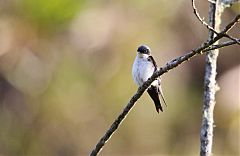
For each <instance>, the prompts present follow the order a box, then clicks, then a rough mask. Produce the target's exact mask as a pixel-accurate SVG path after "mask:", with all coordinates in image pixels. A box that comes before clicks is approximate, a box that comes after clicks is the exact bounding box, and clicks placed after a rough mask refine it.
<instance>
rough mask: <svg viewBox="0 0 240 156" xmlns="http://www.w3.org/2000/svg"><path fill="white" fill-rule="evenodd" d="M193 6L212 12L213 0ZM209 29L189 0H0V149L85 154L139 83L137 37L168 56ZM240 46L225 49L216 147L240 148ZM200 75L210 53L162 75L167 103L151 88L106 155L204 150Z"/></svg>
mask: <svg viewBox="0 0 240 156" xmlns="http://www.w3.org/2000/svg"><path fill="white" fill-rule="evenodd" d="M197 7H198V8H199V12H200V14H201V16H203V17H205V19H206V20H207V17H208V7H209V4H208V2H207V1H201V2H200V1H199V2H198V3H197ZM239 12H240V5H239V4H236V5H234V6H232V7H231V8H228V9H226V10H225V12H224V15H223V20H222V22H223V24H222V25H223V26H224V25H225V24H227V23H228V22H229V21H231V19H232V18H233V17H234V16H235V15H236V14H237V13H239ZM239 28H240V25H239V24H238V25H237V26H236V27H235V28H234V29H233V30H231V32H230V33H231V34H232V35H233V36H235V37H240V35H239ZM207 34H208V31H207V30H206V29H205V27H204V26H202V25H201V24H200V22H199V21H198V20H197V19H196V17H195V16H194V15H193V11H192V8H191V1H186V0H178V1H168V0H161V1H160V0H151V1H144V0H132V1H127V0H122V1H109V0H97V1H87V0H0V155H1V156H40V155H41V156H43V155H44V156H75V155H76V156H77V155H88V154H89V153H90V151H91V150H92V149H93V147H94V146H95V144H96V143H97V141H98V140H99V139H100V137H101V136H102V135H103V134H104V133H105V131H106V130H107V129H108V128H109V126H110V124H111V123H112V122H113V121H114V119H115V118H116V117H117V116H118V114H119V113H120V112H121V111H122V109H123V108H124V107H125V105H126V104H127V102H128V101H129V99H130V98H131V96H132V95H133V94H134V93H135V92H136V90H137V87H136V85H135V84H134V83H133V81H132V77H131V68H132V63H133V60H134V58H135V55H136V49H137V47H138V46H139V45H140V44H143V43H144V44H147V45H149V46H150V47H151V49H152V53H153V56H154V57H155V59H156V62H157V63H158V65H159V66H162V65H164V64H165V63H166V62H168V61H170V60H171V59H174V58H175V57H177V56H179V55H182V54H184V53H186V52H188V51H190V50H191V49H193V48H195V47H197V46H199V45H200V44H201V43H202V42H203V41H205V40H206V39H207V36H208V35H207ZM239 53H240V48H239V46H237V45H235V46H231V47H227V48H224V49H221V52H220V56H219V61H218V76H217V77H218V78H217V79H218V83H219V86H220V87H221V90H220V91H219V92H218V93H217V104H216V107H215V125H216V127H215V128H214V144H213V153H214V155H221V156H222V155H226V156H235V155H239V154H240V152H239V147H240V144H239V140H240V135H239V130H240V129H239V122H240V121H239V117H240V107H239V106H240V99H239V97H240V82H239V81H240V61H239V60H240V54H239ZM203 76H204V56H198V57H196V58H193V59H192V60H191V61H189V62H187V63H184V64H183V65H181V66H179V67H178V68H176V69H174V70H172V71H171V72H169V73H166V74H165V75H164V76H162V83H163V90H164V93H165V98H166V101H167V104H168V107H167V108H164V112H163V113H160V114H157V113H156V111H155V108H154V105H153V102H152V101H151V99H150V98H149V97H148V95H147V94H146V93H145V94H144V95H143V96H142V98H141V99H140V100H138V101H137V103H136V105H135V107H134V108H133V110H132V111H131V112H130V114H129V115H128V117H127V118H126V119H125V121H124V123H123V124H122V125H121V126H120V128H119V129H118V131H117V132H116V133H115V134H114V135H113V137H112V138H111V139H110V141H109V142H108V143H107V145H106V147H105V148H104V149H103V151H102V152H101V155H117V156H118V155H119V156H120V155H142V156H148V155H166V156H168V155H169V156H170V155H176V156H178V155H189V156H192V155H199V142H200V141H199V132H200V125H201V112H202V97H203Z"/></svg>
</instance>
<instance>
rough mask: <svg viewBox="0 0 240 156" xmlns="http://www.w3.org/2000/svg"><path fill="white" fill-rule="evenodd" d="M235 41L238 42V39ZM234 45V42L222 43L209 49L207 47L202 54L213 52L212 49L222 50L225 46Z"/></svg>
mask: <svg viewBox="0 0 240 156" xmlns="http://www.w3.org/2000/svg"><path fill="white" fill-rule="evenodd" d="M237 40H238V41H239V42H240V39H237ZM234 44H237V42H235V41H226V42H223V43H221V44H217V45H212V46H211V47H209V48H207V49H204V50H203V52H207V51H210V50H214V49H220V48H223V47H226V46H230V45H234Z"/></svg>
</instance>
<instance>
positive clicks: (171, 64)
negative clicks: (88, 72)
mask: <svg viewBox="0 0 240 156" xmlns="http://www.w3.org/2000/svg"><path fill="white" fill-rule="evenodd" d="M239 18H240V16H238V17H236V18H235V19H234V20H233V21H232V22H231V23H230V24H231V25H234V23H235V22H237V21H238V20H239ZM231 28H232V27H231V26H229V25H227V26H226V28H225V29H224V31H226V32H227V31H228V29H231ZM223 34H224V33H222V32H221V33H219V34H218V35H217V36H216V37H215V38H214V39H212V40H209V41H206V42H204V43H203V44H202V45H201V46H199V47H198V48H196V49H193V50H192V51H191V52H189V53H187V54H185V55H182V56H180V57H178V58H176V59H173V60H172V61H170V62H168V63H167V64H166V65H165V66H163V67H162V68H160V69H158V70H157V71H155V72H154V73H153V75H152V76H151V77H150V78H149V79H148V80H147V81H146V82H144V83H143V85H142V86H140V87H139V88H138V90H137V92H136V93H135V94H134V96H132V98H131V99H130V101H129V102H128V104H127V106H126V107H125V108H124V109H123V111H122V112H121V113H120V115H119V116H118V117H117V118H116V119H115V121H114V122H113V123H112V125H111V126H110V128H109V129H108V130H107V131H106V133H105V134H104V136H103V137H102V138H101V139H100V140H99V141H98V143H97V144H96V146H95V148H94V149H93V150H92V152H91V154H90V155H91V156H96V155H98V153H99V152H100V151H101V149H102V148H103V146H104V145H105V144H106V142H107V141H108V140H109V139H110V137H111V136H112V135H113V133H114V132H115V131H116V130H117V128H118V127H119V125H120V124H121V123H122V122H123V120H124V119H125V118H126V116H127V115H128V113H129V112H130V110H131V109H132V108H133V106H134V104H135V102H136V101H137V100H138V99H139V98H140V97H141V96H142V94H143V93H144V91H145V90H146V89H147V88H148V87H149V86H150V84H151V83H152V82H153V81H154V80H155V79H156V78H157V77H159V76H160V75H162V74H164V73H167V72H168V71H169V70H171V69H173V68H175V67H177V66H179V65H180V64H182V63H183V62H185V61H188V60H190V59H191V58H192V57H194V56H195V55H198V54H202V53H203V52H204V50H205V49H207V48H208V47H210V46H212V45H213V44H214V43H215V42H217V41H218V40H220V39H221V38H223V37H224V35H223Z"/></svg>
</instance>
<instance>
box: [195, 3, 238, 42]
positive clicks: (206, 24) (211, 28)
mask: <svg viewBox="0 0 240 156" xmlns="http://www.w3.org/2000/svg"><path fill="white" fill-rule="evenodd" d="M211 3H212V4H215V2H214V3H213V2H212V1H211ZM192 7H193V13H194V14H195V15H196V17H197V19H198V20H199V21H200V22H201V23H202V24H203V25H204V26H205V27H206V28H207V29H209V30H211V31H212V32H214V33H215V34H219V33H218V32H217V31H216V30H215V29H214V28H213V27H211V26H210V25H209V24H208V23H207V22H205V21H204V19H202V18H201V17H200V15H199V13H198V11H197V8H196V4H195V0H192ZM226 33H227V32H225V33H223V34H224V37H227V38H229V39H231V40H233V41H235V42H237V44H239V45H240V42H239V41H238V40H237V39H236V38H234V37H232V36H230V35H228V34H226Z"/></svg>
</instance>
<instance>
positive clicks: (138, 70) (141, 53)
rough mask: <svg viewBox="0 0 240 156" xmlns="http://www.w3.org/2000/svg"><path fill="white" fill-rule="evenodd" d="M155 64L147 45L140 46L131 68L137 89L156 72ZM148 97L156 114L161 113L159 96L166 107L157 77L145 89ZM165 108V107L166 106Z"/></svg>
mask: <svg viewBox="0 0 240 156" xmlns="http://www.w3.org/2000/svg"><path fill="white" fill-rule="evenodd" d="M157 68H158V67H157V64H156V62H155V60H154V59H153V56H152V55H151V49H150V48H149V47H148V46H147V45H140V46H139V47H138V48H137V55H136V58H135V60H134V63H133V66H132V77H133V80H134V82H135V83H136V84H137V86H138V87H140V86H142V85H143V83H144V82H146V81H147V80H148V79H149V78H150V77H151V76H152V75H153V73H154V72H155V71H156V70H157ZM147 92H148V94H149V96H150V97H151V98H152V100H153V102H154V104H155V107H156V111H157V113H159V110H160V111H162V112H163V108H162V105H161V101H160V98H159V95H160V97H161V99H162V101H163V102H164V104H165V105H166V102H165V99H164V97H163V92H162V88H161V78H160V77H157V79H156V80H154V81H153V82H152V83H151V85H150V86H149V87H148V88H147ZM166 106H167V105H166Z"/></svg>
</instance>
